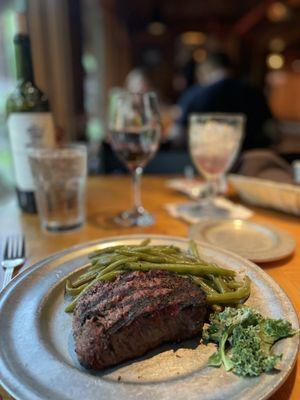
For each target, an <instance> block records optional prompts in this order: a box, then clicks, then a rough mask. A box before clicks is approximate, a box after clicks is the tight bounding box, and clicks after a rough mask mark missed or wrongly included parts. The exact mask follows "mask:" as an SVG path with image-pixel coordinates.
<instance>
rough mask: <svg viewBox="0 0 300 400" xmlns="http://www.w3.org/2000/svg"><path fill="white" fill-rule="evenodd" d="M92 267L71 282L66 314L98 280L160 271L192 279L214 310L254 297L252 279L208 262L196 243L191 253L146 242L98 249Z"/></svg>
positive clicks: (67, 287) (68, 283) (68, 281)
mask: <svg viewBox="0 0 300 400" xmlns="http://www.w3.org/2000/svg"><path fill="white" fill-rule="evenodd" d="M89 258H90V264H89V265H88V268H87V269H86V270H85V271H84V272H83V273H82V274H81V275H80V276H79V277H77V278H76V279H75V280H74V281H72V282H71V281H70V280H67V283H66V294H67V295H69V296H71V297H72V301H71V302H70V303H69V304H68V306H67V307H66V309H65V311H66V312H72V311H73V310H74V308H75V306H76V303H77V301H78V299H79V297H80V296H81V295H82V294H83V293H85V292H86V291H87V290H88V289H89V288H90V287H91V286H92V285H94V284H95V283H96V282H98V281H110V280H113V279H114V278H115V277H116V276H117V275H119V274H122V273H125V272H129V271H137V270H140V271H149V270H151V269H159V270H164V271H170V272H175V273H177V274H179V275H182V276H184V277H190V278H191V279H193V281H194V282H195V283H196V284H197V285H199V286H200V287H201V288H202V289H203V291H204V292H205V294H206V300H207V303H208V304H209V305H210V306H211V307H212V308H213V309H218V308H219V306H224V305H234V304H240V303H243V302H244V301H245V300H246V299H247V298H248V297H249V295H250V279H249V278H248V277H247V276H246V277H245V278H244V279H243V280H242V281H238V280H236V279H235V275H236V274H235V272H234V271H232V270H230V269H227V268H221V267H219V266H217V265H215V264H211V263H208V262H205V261H204V260H203V259H202V258H201V257H200V255H199V252H198V248H197V246H196V244H195V242H193V241H190V242H189V248H188V250H187V251H182V250H181V249H179V248H178V247H176V246H163V245H154V246H152V245H150V240H148V239H147V240H144V241H143V242H141V243H140V244H139V245H120V246H114V247H108V248H105V249H101V250H98V251H96V252H94V253H92V254H90V255H89Z"/></svg>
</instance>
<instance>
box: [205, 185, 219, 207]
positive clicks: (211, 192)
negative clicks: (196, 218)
mask: <svg viewBox="0 0 300 400" xmlns="http://www.w3.org/2000/svg"><path fill="white" fill-rule="evenodd" d="M218 189H219V178H210V179H208V190H207V205H208V207H211V208H213V207H214V199H215V198H216V196H217V193H218Z"/></svg>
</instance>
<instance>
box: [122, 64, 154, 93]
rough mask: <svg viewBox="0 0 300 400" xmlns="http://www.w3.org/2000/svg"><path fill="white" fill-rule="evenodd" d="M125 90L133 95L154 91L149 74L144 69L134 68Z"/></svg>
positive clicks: (126, 81) (127, 77) (127, 78)
mask: <svg viewBox="0 0 300 400" xmlns="http://www.w3.org/2000/svg"><path fill="white" fill-rule="evenodd" d="M124 86H125V89H126V90H128V91H129V92H131V93H146V92H150V91H152V90H153V88H152V84H151V81H150V78H149V76H148V73H147V72H146V71H145V70H144V69H143V68H134V69H133V70H131V71H130V72H129V73H128V75H127V76H126V79H125V85H124Z"/></svg>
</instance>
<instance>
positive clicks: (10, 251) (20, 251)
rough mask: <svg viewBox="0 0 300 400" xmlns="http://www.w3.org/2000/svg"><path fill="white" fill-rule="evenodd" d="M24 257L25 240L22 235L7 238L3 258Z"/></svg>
mask: <svg viewBox="0 0 300 400" xmlns="http://www.w3.org/2000/svg"><path fill="white" fill-rule="evenodd" d="M24 255H25V238H24V236H23V235H11V236H8V237H7V239H6V243H5V248H4V253H3V258H4V259H8V260H9V259H13V258H21V257H24Z"/></svg>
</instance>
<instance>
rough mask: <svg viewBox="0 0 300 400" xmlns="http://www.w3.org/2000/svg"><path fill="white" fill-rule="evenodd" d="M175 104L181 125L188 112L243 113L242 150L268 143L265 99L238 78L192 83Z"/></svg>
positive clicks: (186, 120)
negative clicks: (243, 132)
mask: <svg viewBox="0 0 300 400" xmlns="http://www.w3.org/2000/svg"><path fill="white" fill-rule="evenodd" d="M178 105H179V107H180V108H181V111H182V114H181V117H180V118H179V120H178V123H179V124H181V125H182V126H184V127H187V125H188V117H189V115H190V114H191V113H197V112H225V113H243V114H245V115H246V117H247V120H246V129H245V138H244V142H243V149H244V150H245V149H250V148H259V147H267V146H269V145H270V139H269V138H268V137H267V136H266V134H265V132H264V124H265V123H266V122H267V121H268V120H270V119H271V118H272V115H271V112H270V109H269V107H268V104H267V102H266V99H265V97H264V95H263V94H262V93H260V92H259V91H257V90H256V89H254V88H252V87H251V86H249V85H248V84H247V83H246V82H244V81H242V80H240V79H237V78H232V77H229V78H225V79H222V80H220V81H217V82H215V83H213V84H210V85H207V86H202V87H201V86H200V85H194V86H192V87H191V88H190V89H188V90H187V92H186V93H184V94H183V96H182V97H181V99H180V100H179V103H178Z"/></svg>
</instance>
